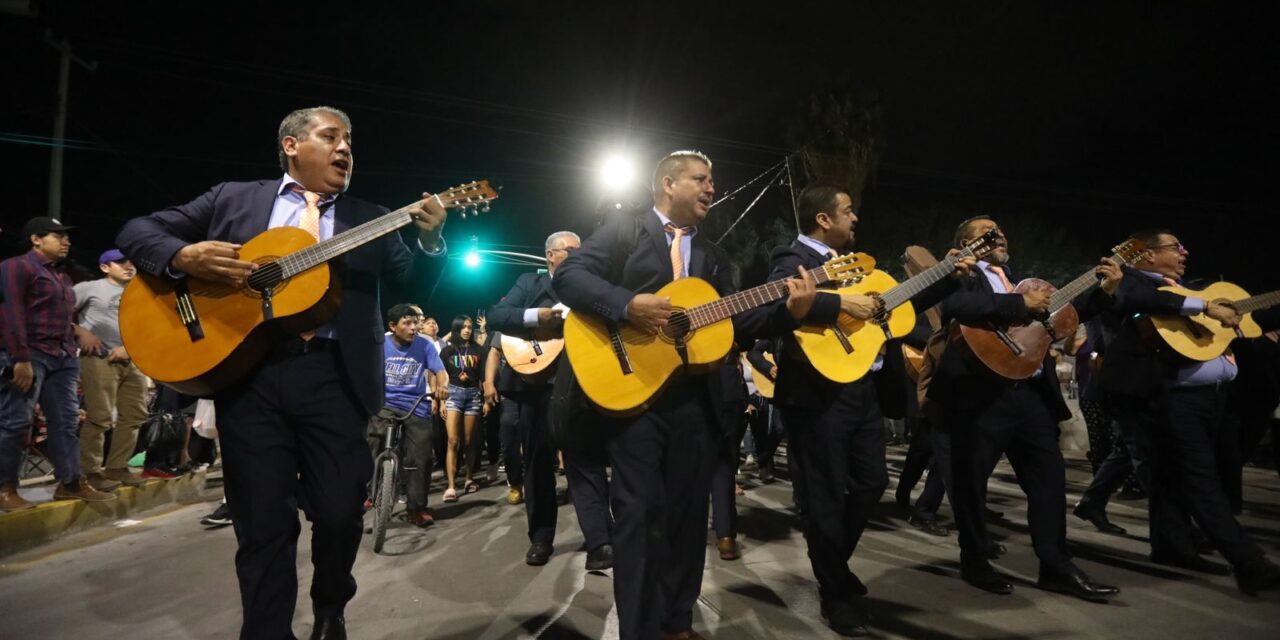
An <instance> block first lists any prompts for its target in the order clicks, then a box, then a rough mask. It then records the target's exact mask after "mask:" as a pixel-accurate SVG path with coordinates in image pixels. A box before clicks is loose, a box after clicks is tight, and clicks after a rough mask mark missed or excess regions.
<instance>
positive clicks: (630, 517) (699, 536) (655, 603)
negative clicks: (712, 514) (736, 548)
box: [608, 377, 719, 640]
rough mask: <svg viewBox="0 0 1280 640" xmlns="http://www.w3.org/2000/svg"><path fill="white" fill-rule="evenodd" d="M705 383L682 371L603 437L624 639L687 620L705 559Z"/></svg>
mask: <svg viewBox="0 0 1280 640" xmlns="http://www.w3.org/2000/svg"><path fill="white" fill-rule="evenodd" d="M709 396H710V394H709V392H708V390H707V386H706V382H705V380H704V379H702V378H700V377H693V378H686V379H684V380H682V381H679V382H677V383H676V384H674V385H672V386H671V387H669V388H667V389H666V390H665V391H664V392H663V393H662V396H661V397H659V398H658V400H657V402H656V404H655V405H654V406H652V407H650V408H649V409H648V410H647V411H645V412H644V413H643V414H641V415H639V416H636V417H634V418H630V419H628V420H626V421H624V422H622V423H621V424H620V425H619V427H618V431H617V432H616V433H615V434H614V436H613V437H612V438H611V439H610V441H609V444H608V451H609V462H610V464H612V466H613V478H612V481H611V482H610V483H609V497H610V502H611V505H612V507H613V516H614V519H615V522H614V529H613V550H614V560H613V593H614V601H615V602H616V603H617V607H618V625H619V636H620V638H622V640H652V639H653V638H656V637H658V634H659V631H664V632H669V633H678V632H680V631H686V630H689V629H690V627H691V626H692V625H693V606H694V604H695V603H696V602H697V599H698V594H699V593H700V592H701V590H702V570H703V567H704V566H705V563H706V542H707V495H708V493H709V492H710V483H711V468H712V466H713V464H714V461H715V443H716V441H717V440H718V438H719V434H718V429H717V427H716V426H715V412H714V409H713V408H712V403H711V398H710V397H709Z"/></svg>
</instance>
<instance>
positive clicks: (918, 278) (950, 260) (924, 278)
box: [880, 248, 973, 311]
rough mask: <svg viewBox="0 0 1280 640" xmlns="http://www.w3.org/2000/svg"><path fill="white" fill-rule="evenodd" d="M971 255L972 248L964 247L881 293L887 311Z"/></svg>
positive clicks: (927, 286) (946, 274) (947, 273)
mask: <svg viewBox="0 0 1280 640" xmlns="http://www.w3.org/2000/svg"><path fill="white" fill-rule="evenodd" d="M971 255H973V251H972V250H970V249H968V248H965V249H962V250H961V251H960V253H958V254H956V255H954V256H947V257H946V258H943V259H942V260H940V261H938V264H935V265H933V266H932V267H929V268H928V269H925V270H924V271H921V272H920V273H917V274H916V275H914V276H912V277H910V278H908V279H907V280H906V281H905V282H903V283H902V284H899V285H898V286H896V287H894V288H892V289H890V290H888V291H886V292H884V293H882V294H880V300H881V301H883V302H884V309H885V311H893V310H894V309H896V308H898V307H900V306H902V305H903V304H905V303H906V302H907V301H908V300H910V299H911V298H913V297H915V295H916V294H918V293H920V292H921V291H924V290H925V289H928V288H929V287H930V286H932V285H933V284H934V283H936V282H938V281H939V280H941V279H943V278H945V277H947V276H948V275H951V272H952V271H955V269H956V263H957V262H960V260H961V259H963V258H967V257H969V256H971Z"/></svg>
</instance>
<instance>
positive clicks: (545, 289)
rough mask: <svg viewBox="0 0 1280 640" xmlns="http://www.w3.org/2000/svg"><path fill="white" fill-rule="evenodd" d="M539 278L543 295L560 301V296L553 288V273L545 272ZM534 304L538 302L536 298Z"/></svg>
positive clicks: (554, 300)
mask: <svg viewBox="0 0 1280 640" xmlns="http://www.w3.org/2000/svg"><path fill="white" fill-rule="evenodd" d="M538 280H539V284H541V285H542V295H544V296H546V297H548V298H550V299H551V301H552V302H557V303H558V302H560V298H557V297H556V292H555V290H554V289H552V288H551V274H549V273H544V274H542V275H540V276H538ZM534 304H537V300H534Z"/></svg>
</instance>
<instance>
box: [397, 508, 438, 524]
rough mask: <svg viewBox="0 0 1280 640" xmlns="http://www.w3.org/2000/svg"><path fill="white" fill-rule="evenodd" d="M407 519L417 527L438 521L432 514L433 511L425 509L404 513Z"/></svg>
mask: <svg viewBox="0 0 1280 640" xmlns="http://www.w3.org/2000/svg"><path fill="white" fill-rule="evenodd" d="M404 518H405V520H407V521H408V522H409V524H411V525H413V526H415V527H429V526H431V525H433V524H435V523H436V519H435V517H434V516H432V515H431V511H430V510H427V509H423V510H421V511H410V512H408V513H406V514H404Z"/></svg>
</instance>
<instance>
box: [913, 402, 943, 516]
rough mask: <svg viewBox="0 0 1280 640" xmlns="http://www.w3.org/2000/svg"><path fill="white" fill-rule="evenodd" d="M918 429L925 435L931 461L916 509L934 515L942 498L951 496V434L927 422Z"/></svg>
mask: <svg viewBox="0 0 1280 640" xmlns="http://www.w3.org/2000/svg"><path fill="white" fill-rule="evenodd" d="M919 427H920V429H921V430H923V431H925V432H926V433H927V436H928V438H929V445H930V446H929V448H930V449H931V450H932V451H933V460H932V462H931V463H930V464H929V477H928V478H926V479H925V481H924V489H923V490H921V491H920V497H919V498H916V509H917V510H918V511H920V512H921V513H931V514H936V513H937V512H938V508H939V507H941V506H942V498H943V496H948V497H949V496H950V495H951V478H952V476H951V432H949V431H947V430H946V429H939V428H937V427H935V426H934V425H933V423H932V422H930V421H929V420H921V421H920V425H919Z"/></svg>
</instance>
